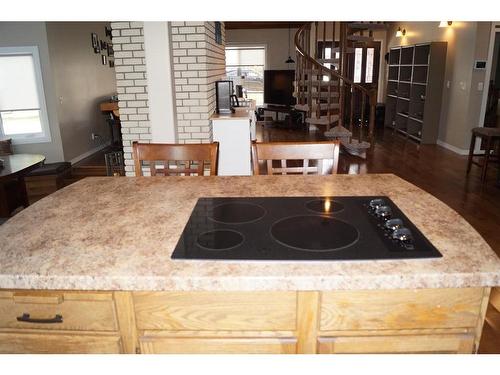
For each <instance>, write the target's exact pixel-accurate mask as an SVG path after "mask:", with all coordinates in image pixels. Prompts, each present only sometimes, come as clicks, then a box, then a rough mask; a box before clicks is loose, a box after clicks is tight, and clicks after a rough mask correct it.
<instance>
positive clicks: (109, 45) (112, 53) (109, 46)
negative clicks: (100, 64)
mask: <svg viewBox="0 0 500 375" xmlns="http://www.w3.org/2000/svg"><path fill="white" fill-rule="evenodd" d="M114 55H115V50H114V49H113V45H112V44H111V43H108V56H109V57H111V56H114Z"/></svg>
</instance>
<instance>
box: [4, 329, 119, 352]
mask: <svg viewBox="0 0 500 375" xmlns="http://www.w3.org/2000/svg"><path fill="white" fill-rule="evenodd" d="M120 352H121V343H120V337H119V336H103V335H102V336H100V335H82V334H80V335H71V334H57V333H23V332H21V333H0V353H3V354H18V353H23V354H37V353H42V354H43V353H51V354H58V353H59V354H90V353H96V354H99V353H103V354H105V353H114V354H118V353H120Z"/></svg>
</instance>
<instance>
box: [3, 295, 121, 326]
mask: <svg viewBox="0 0 500 375" xmlns="http://www.w3.org/2000/svg"><path fill="white" fill-rule="evenodd" d="M23 315H24V318H23V319H24V320H30V321H19V320H18V318H21V317H23ZM40 319H42V320H43V321H42V322H38V320H40ZM0 328H13V329H19V328H21V329H23V328H27V329H33V328H35V329H38V328H40V329H48V330H74V331H116V330H118V324H117V320H116V314H115V307H114V302H113V296H112V294H111V293H66V292H60V293H58V292H42V291H36V292H31V291H16V292H7V291H2V292H0Z"/></svg>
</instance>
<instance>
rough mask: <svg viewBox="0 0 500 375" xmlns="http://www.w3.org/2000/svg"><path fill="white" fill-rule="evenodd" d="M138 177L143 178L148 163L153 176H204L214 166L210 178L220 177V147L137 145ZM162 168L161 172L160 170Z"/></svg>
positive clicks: (159, 144) (135, 147) (201, 145)
mask: <svg viewBox="0 0 500 375" xmlns="http://www.w3.org/2000/svg"><path fill="white" fill-rule="evenodd" d="M132 146H133V155H134V165H135V175H136V176H142V175H143V173H142V168H143V167H146V165H144V164H143V163H144V162H146V163H147V166H148V167H149V170H150V172H151V176H157V175H162V176H183V175H184V176H191V175H197V176H203V175H204V171H205V167H206V166H207V164H210V176H215V175H216V174H217V152H218V150H219V143H218V142H213V143H203V144H165V143H138V142H134V143H133V144H132ZM158 167H159V168H158Z"/></svg>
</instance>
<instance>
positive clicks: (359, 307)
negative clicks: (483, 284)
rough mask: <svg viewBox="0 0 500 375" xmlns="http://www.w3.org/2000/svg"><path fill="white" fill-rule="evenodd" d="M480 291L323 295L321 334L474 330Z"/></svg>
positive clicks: (419, 291) (417, 291)
mask: <svg viewBox="0 0 500 375" xmlns="http://www.w3.org/2000/svg"><path fill="white" fill-rule="evenodd" d="M482 297H483V289H481V288H464V289H415V290H408V289H406V290H367V291H335V292H324V293H322V296H321V318H320V330H322V331H328V330H331V331H334V330H379V329H418V328H459V327H475V326H476V324H477V321H478V317H479V313H480V309H481V300H482Z"/></svg>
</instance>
